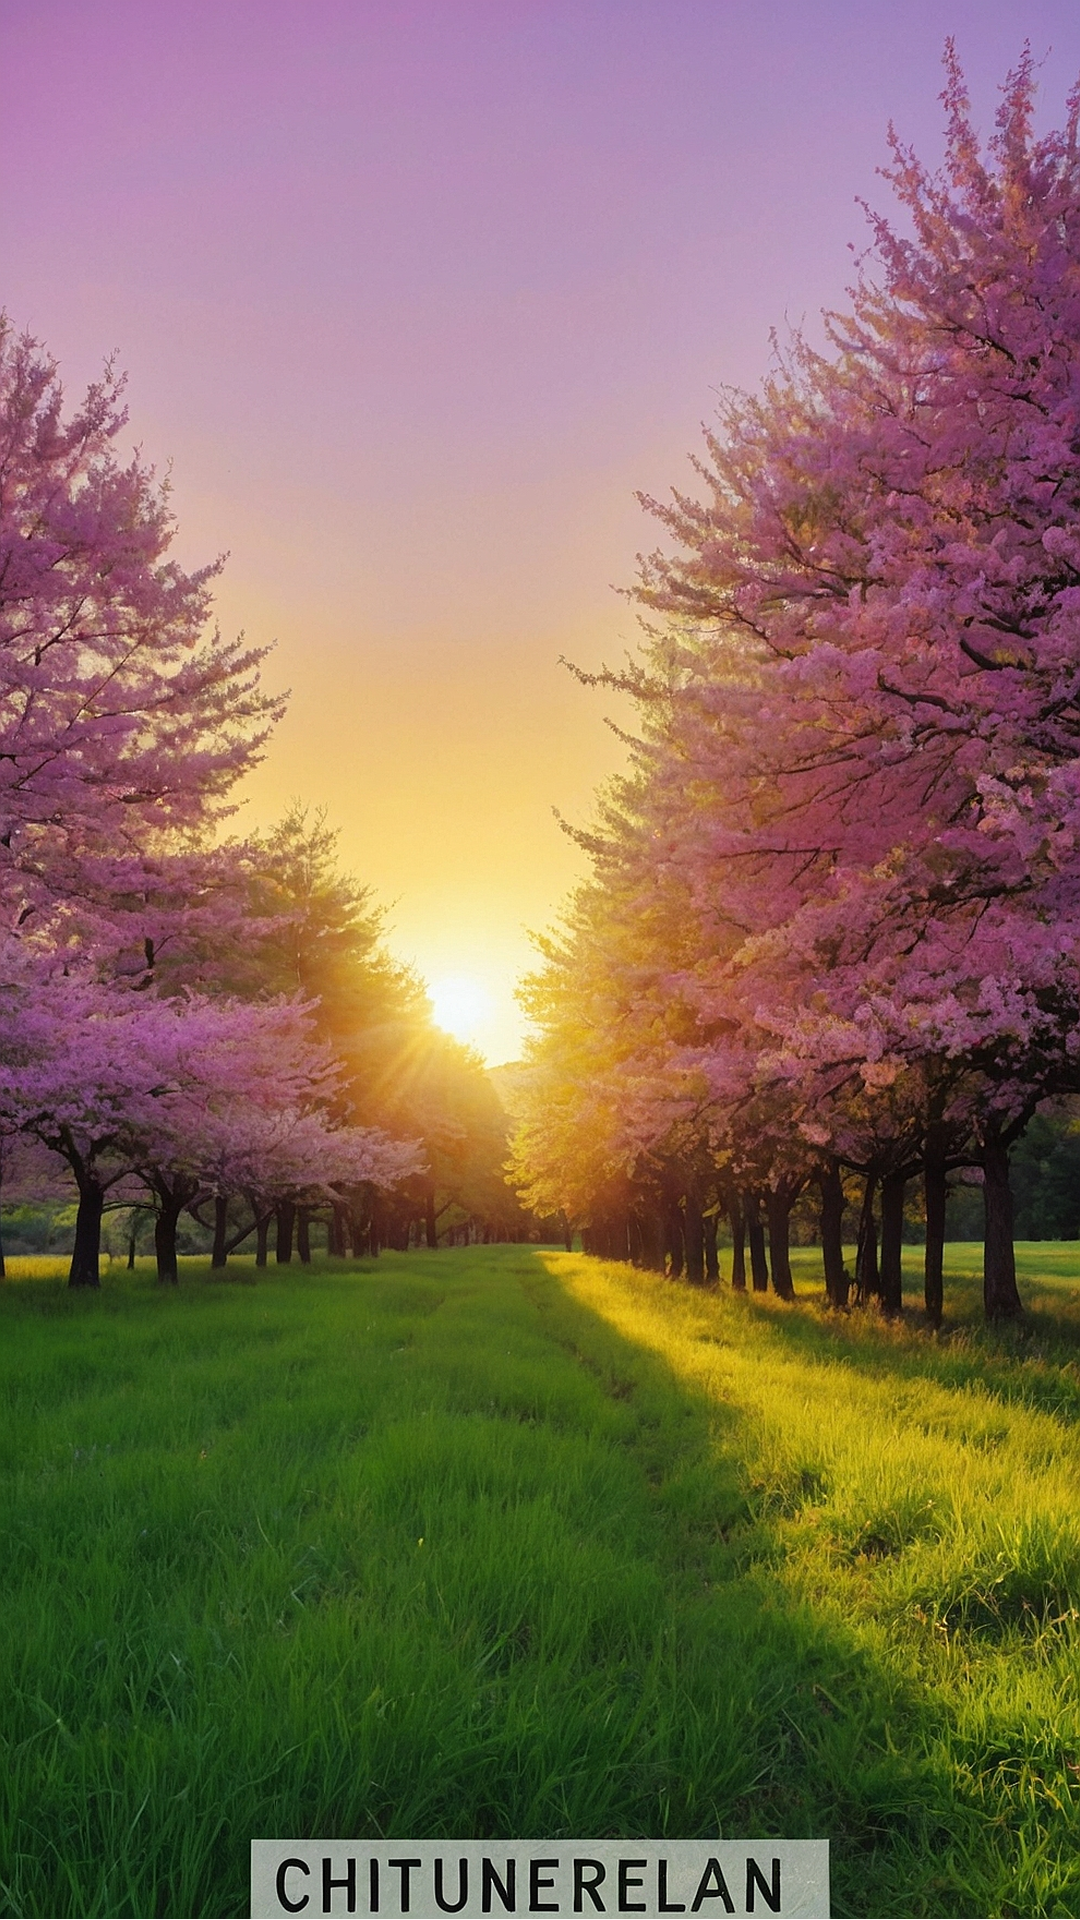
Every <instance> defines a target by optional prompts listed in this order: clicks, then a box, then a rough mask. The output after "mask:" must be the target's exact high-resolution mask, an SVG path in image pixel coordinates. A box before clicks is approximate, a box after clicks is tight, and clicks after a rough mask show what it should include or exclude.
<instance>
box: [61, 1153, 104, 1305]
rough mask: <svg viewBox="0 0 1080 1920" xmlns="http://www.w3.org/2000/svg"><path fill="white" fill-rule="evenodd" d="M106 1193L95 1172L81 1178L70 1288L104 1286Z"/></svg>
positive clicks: (69, 1279)
mask: <svg viewBox="0 0 1080 1920" xmlns="http://www.w3.org/2000/svg"><path fill="white" fill-rule="evenodd" d="M104 1211H105V1192H104V1189H103V1188H102V1187H101V1186H100V1185H99V1184H98V1182H97V1181H96V1180H95V1179H94V1178H93V1176H92V1175H84V1176H83V1178H82V1179H81V1180H80V1181H79V1211H78V1213H77V1215H76V1217H75V1246H74V1250H73V1252H72V1255H71V1266H70V1269H69V1271H68V1286H69V1287H100V1285H101V1273H100V1261H101V1216H102V1214H103V1213H104Z"/></svg>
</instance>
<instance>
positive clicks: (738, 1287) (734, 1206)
mask: <svg viewBox="0 0 1080 1920" xmlns="http://www.w3.org/2000/svg"><path fill="white" fill-rule="evenodd" d="M728 1219H729V1220H730V1222H731V1285H732V1287H733V1289H734V1291H735V1292H736V1293H745V1292H746V1209H745V1207H744V1206H743V1204H742V1202H741V1200H739V1199H738V1197H737V1196H736V1197H735V1198H734V1199H732V1200H731V1201H729V1203H728Z"/></svg>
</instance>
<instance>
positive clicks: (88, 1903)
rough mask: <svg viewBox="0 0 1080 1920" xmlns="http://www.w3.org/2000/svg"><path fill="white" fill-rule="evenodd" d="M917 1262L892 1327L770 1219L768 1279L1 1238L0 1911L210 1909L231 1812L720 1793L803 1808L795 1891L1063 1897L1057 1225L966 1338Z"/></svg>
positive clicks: (1076, 1714) (425, 1826) (970, 1265)
mask: <svg viewBox="0 0 1080 1920" xmlns="http://www.w3.org/2000/svg"><path fill="white" fill-rule="evenodd" d="M909 1251H910V1255H911V1261H912V1271H913V1274H914V1271H915V1266H916V1262H917V1250H916V1249H911V1250H909ZM951 1256H952V1258H951V1263H950V1272H951V1275H952V1278H951V1279H950V1282H949V1307H950V1319H949V1322H948V1325H947V1327H946V1329H945V1331H944V1332H943V1333H942V1334H941V1335H939V1336H937V1337H935V1336H932V1335H929V1334H927V1333H925V1332H924V1331H921V1330H920V1329H919V1328H918V1326H917V1325H916V1324H915V1321H914V1316H913V1317H912V1323H911V1324H910V1325H908V1324H905V1325H903V1326H900V1327H891V1326H885V1325H883V1324H882V1323H881V1322H880V1321H878V1320H877V1318H876V1317H875V1316H873V1315H870V1314H866V1315H861V1314H852V1315H850V1316H848V1317H844V1318H842V1319H839V1320H836V1319H833V1320H830V1319H828V1318H827V1317H826V1315H825V1314H824V1313H823V1311H822V1310H821V1309H820V1307H819V1306H818V1305H817V1304H816V1295H817V1293H818V1291H819V1288H818V1281H817V1267H818V1260H817V1256H816V1255H812V1254H810V1253H807V1254H805V1255H800V1256H798V1260H799V1263H800V1265H801V1269H802V1276H803V1277H802V1279H801V1285H802V1286H803V1289H804V1292H805V1298H804V1299H803V1302H802V1304H801V1305H800V1306H799V1307H797V1308H794V1309H792V1308H785V1307H783V1306H782V1305H780V1304H779V1303H778V1302H776V1301H774V1300H773V1299H771V1298H766V1299H762V1300H759V1301H756V1300H754V1299H753V1298H750V1299H746V1298H738V1297H734V1296H732V1295H731V1294H730V1293H729V1292H721V1293H720V1294H718V1295H706V1294H696V1293H693V1292H691V1291H689V1290H687V1289H685V1288H682V1287H680V1286H675V1285H673V1284H672V1283H670V1282H665V1281H663V1280H659V1279H657V1278H656V1277H654V1276H646V1275H643V1274H637V1273H634V1272H632V1271H631V1270H630V1269H627V1268H624V1267H616V1266H608V1265H605V1264H603V1263H600V1262H595V1261H590V1260H586V1259H583V1258H582V1257H581V1256H579V1255H567V1254H563V1253H555V1252H552V1251H549V1250H548V1251H546V1250H539V1249H535V1248H532V1249H530V1248H498V1249H479V1248H476V1249H472V1250H460V1251H446V1252H439V1253H435V1254H428V1255H423V1254H415V1255H409V1256H395V1255H388V1256H384V1257H383V1258H382V1259H381V1260H380V1261H379V1262H378V1263H377V1264H375V1265H370V1266H368V1265H360V1266H345V1265H343V1264H339V1263H334V1264H333V1265H332V1266H328V1267H324V1268H320V1267H318V1266H316V1267H314V1268H312V1269H308V1270H306V1271H305V1270H300V1269H297V1268H295V1267H294V1268H290V1269H288V1270H285V1271H283V1272H275V1270H274V1269H270V1271H269V1273H268V1274H266V1275H260V1276H259V1277H258V1280H257V1283H256V1276H255V1274H254V1271H253V1269H252V1268H251V1267H250V1266H249V1265H246V1264H245V1263H244V1262H239V1261H238V1262H235V1263H234V1265H233V1267H232V1268H231V1269H230V1278H229V1279H228V1280H227V1281H225V1282H222V1281H217V1280H215V1281H211V1280H210V1279H209V1276H208V1275H207V1273H206V1271H205V1267H204V1265H203V1264H202V1263H196V1262H191V1263H188V1270H187V1271H186V1272H185V1275H184V1284H183V1285H182V1286H181V1287H180V1288H179V1289H178V1290H176V1291H172V1290H166V1291H162V1290H159V1289H158V1288H157V1287H156V1285H155V1284H154V1282H153V1280H152V1277H151V1275H150V1273H149V1272H148V1271H145V1270H140V1271H138V1272H137V1273H136V1274H135V1275H134V1276H133V1277H130V1278H129V1277H128V1276H127V1275H125V1274H123V1273H121V1272H120V1271H119V1270H118V1269H114V1271H113V1273H112V1274H111V1275H109V1276H108V1277H107V1279H106V1282H105V1285H104V1287H103V1288H102V1291H101V1294H100V1296H98V1297H96V1298H91V1297H87V1296H85V1295H74V1296H73V1295H69V1294H67V1293H66V1292H65V1290H64V1289H63V1287H62V1285H61V1284H60V1283H59V1279H58V1277H57V1274H58V1269H57V1267H56V1266H55V1264H52V1265H50V1263H47V1262H32V1261H26V1262H16V1263H13V1266H14V1268H15V1269H16V1271H15V1277H13V1278H11V1279H9V1280H8V1281H7V1282H6V1283H5V1284H4V1285H3V1286H0V1323H2V1336H3V1337H2V1344H0V1375H2V1380H3V1392H4V1396H5V1399H6V1402H7V1416H6V1419H5V1420H4V1423H3V1430H2V1438H0V1471H2V1473H3V1481H4V1484H3V1491H2V1497H0V1524H2V1530H3V1543H2V1579H3V1589H4V1592H3V1632H2V1634H0V1700H2V1702H3V1707H2V1714H3V1722H2V1732H3V1738H4V1765H3V1771H2V1785H0V1794H2V1812H0V1832H2V1839H0V1902H2V1905H3V1911H4V1912H6V1913H9V1914H18V1915H47V1914H57V1915H61V1914H63V1915H66V1914H83V1915H102V1914H109V1915H125V1914H136V1915H159V1914H160V1915H196V1914H197V1915H212V1914H230V1915H231V1914H237V1915H239V1914H244V1913H246V1912H247V1846H248V1841H249V1839H250V1838H251V1836H253V1835H274V1834H281V1835H287V1834H294V1833H295V1834H309V1835H317V1836H324V1835H341V1836H357V1837H359V1836H363V1835H375V1834H379V1835H395V1834H396V1835H402V1836H404V1835H406V1834H412V1835H416V1836H429V1837H433V1838H434V1837H440V1836H452V1835H460V1836H467V1837H472V1836H475V1837H486V1836H498V1835H508V1836H515V1837H520V1836H526V1835H536V1836H545V1837H552V1838H555V1837H559V1836H563V1835H572V1836H581V1837H591V1836H601V1835H608V1834H610V1835H627V1836H631V1835H664V1834H666V1835H671V1836H680V1835H684V1836H693V1835H702V1834H709V1833H717V1832H720V1833H724V1834H727V1835H730V1836H734V1837H742V1836H764V1835H770V1834H781V1835H787V1836H789V1837H793V1838H794V1837H799V1836H802V1835H810V1836H823V1837H828V1838H830V1839H831V1840H832V1842H833V1884H834V1896H833V1897H834V1912H836V1913H840V1914H858V1915H891V1914H896V1915H923V1914H937V1915H954V1914H957V1915H959V1914H965V1915H969V1914H988V1915H989V1914H1030V1915H1042V1914H1072V1915H1075V1914H1078V1913H1080V1664H1078V1656H1080V1631H1078V1629H1080V1613H1078V1611H1077V1609H1078V1608H1080V1437H1078V1431H1077V1416H1078V1413H1080V1248H1078V1247H1076V1246H1069V1247H1066V1246H1056V1245H1038V1246H1030V1247H1027V1248H1024V1249H1021V1260H1020V1264H1021V1271H1022V1275H1023V1278H1022V1286H1023V1288H1024V1290H1025V1294H1026V1297H1027V1298H1028V1299H1029V1301H1030V1302H1031V1304H1032V1308H1033V1311H1032V1314H1031V1320H1030V1324H1029V1325H1028V1326H1027V1327H1026V1328H1024V1329H1023V1330H1020V1331H1008V1332H1005V1333H998V1334H991V1333H987V1332H986V1331H984V1330H983V1329H982V1328H981V1327H980V1326H979V1324H978V1317H977V1287H976V1285H975V1283H974V1281H973V1279H972V1278H971V1276H974V1275H975V1273H976V1272H977V1268H978V1249H977V1248H969V1247H954V1248H952V1249H951ZM20 1268H21V1269H22V1271H21V1273H20V1272H19V1269H20ZM810 1276H813V1278H812V1279H811V1277H810Z"/></svg>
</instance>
